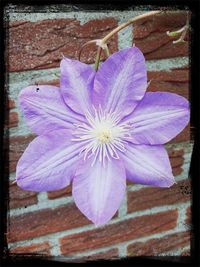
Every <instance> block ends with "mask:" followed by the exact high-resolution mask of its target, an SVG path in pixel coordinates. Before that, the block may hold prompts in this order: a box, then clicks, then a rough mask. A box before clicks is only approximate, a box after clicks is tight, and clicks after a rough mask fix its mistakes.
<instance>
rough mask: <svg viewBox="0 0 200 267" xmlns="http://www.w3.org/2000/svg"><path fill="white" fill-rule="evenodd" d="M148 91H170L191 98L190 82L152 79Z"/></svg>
mask: <svg viewBox="0 0 200 267" xmlns="http://www.w3.org/2000/svg"><path fill="white" fill-rule="evenodd" d="M147 92H169V93H175V94H177V95H181V96H183V97H185V98H187V99H188V98H189V85H188V83H180V82H166V81H158V80H151V83H150V85H149V87H148V89H147Z"/></svg>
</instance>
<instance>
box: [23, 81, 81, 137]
mask: <svg viewBox="0 0 200 267" xmlns="http://www.w3.org/2000/svg"><path fill="white" fill-rule="evenodd" d="M19 104H20V109H21V111H22V112H23V114H24V117H25V119H26V122H27V124H28V126H29V127H30V128H31V129H32V131H33V132H35V133H36V134H38V135H40V134H45V133H48V132H50V131H52V130H55V129H61V128H72V127H74V126H73V124H72V123H74V122H77V120H78V121H79V120H82V119H83V118H82V116H79V115H78V114H76V113H74V112H73V111H72V110H70V109H69V108H68V107H67V106H66V104H65V103H64V101H63V99H62V95H61V93H60V89H59V88H58V87H55V86H49V85H39V86H35V85H33V86H28V87H26V88H25V89H23V90H22V91H21V92H20V95H19Z"/></svg>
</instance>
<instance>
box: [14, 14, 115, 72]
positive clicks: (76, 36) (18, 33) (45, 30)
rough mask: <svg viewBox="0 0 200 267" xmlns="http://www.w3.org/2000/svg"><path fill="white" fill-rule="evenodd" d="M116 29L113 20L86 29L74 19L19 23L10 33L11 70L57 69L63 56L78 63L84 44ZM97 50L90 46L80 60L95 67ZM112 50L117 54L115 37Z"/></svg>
mask: <svg viewBox="0 0 200 267" xmlns="http://www.w3.org/2000/svg"><path fill="white" fill-rule="evenodd" d="M116 26H117V21H116V20H115V19H114V18H105V19H99V20H98V19H97V20H91V21H89V22H87V23H85V24H83V25H80V22H79V21H78V20H75V19H52V20H42V21H38V22H29V21H27V22H26V23H24V22H20V23H19V25H15V26H14V27H11V28H10V29H9V55H10V58H9V70H10V71H23V70H31V69H46V68H51V67H58V66H59V64H60V60H61V59H62V55H63V54H64V55H65V56H66V57H69V58H76V59H77V57H78V52H79V50H80V48H81V46H82V45H83V44H84V43H86V42H87V41H90V40H92V39H98V38H101V37H103V36H104V35H106V34H107V33H108V32H110V31H111V30H112V29H113V28H115V27H116ZM96 50H97V49H96V45H90V46H87V47H86V48H85V49H84V51H83V53H82V57H81V60H82V61H83V62H87V63H93V62H94V60H95V55H96ZM110 50H111V52H112V51H115V50H117V36H116V35H115V36H114V37H113V38H112V40H111V41H110ZM102 54H103V53H102Z"/></svg>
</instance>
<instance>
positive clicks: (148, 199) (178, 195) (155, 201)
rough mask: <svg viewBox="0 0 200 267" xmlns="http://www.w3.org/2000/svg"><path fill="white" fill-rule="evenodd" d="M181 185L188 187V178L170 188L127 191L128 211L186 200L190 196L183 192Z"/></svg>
mask: <svg viewBox="0 0 200 267" xmlns="http://www.w3.org/2000/svg"><path fill="white" fill-rule="evenodd" d="M183 185H184V186H187V187H189V188H190V180H189V179H187V181H181V182H178V183H177V184H175V185H173V186H172V187H170V188H159V187H147V188H143V189H140V190H137V191H130V192H128V213H131V212H135V211H139V210H146V209H150V208H153V207H158V206H164V205H173V204H178V203H181V202H184V201H187V200H188V199H190V197H191V196H190V195H189V194H185V191H184V190H183Z"/></svg>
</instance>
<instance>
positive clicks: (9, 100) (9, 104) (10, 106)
mask: <svg viewBox="0 0 200 267" xmlns="http://www.w3.org/2000/svg"><path fill="white" fill-rule="evenodd" d="M15 107H16V105H15V101H14V100H13V99H11V98H9V99H8V108H9V109H13V108H15Z"/></svg>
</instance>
